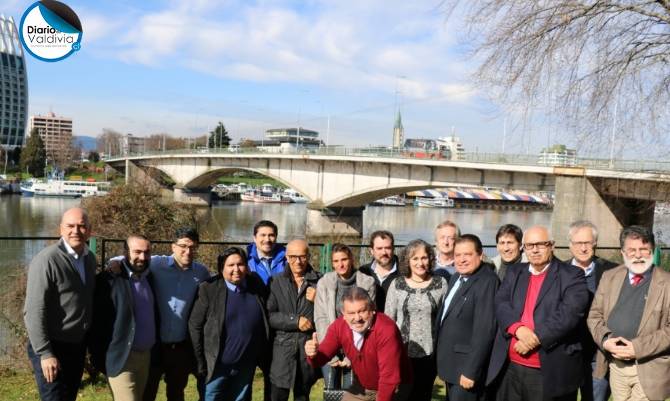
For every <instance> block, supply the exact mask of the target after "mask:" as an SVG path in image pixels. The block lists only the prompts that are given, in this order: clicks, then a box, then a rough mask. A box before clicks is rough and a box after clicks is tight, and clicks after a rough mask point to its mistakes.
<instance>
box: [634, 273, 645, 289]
mask: <svg viewBox="0 0 670 401" xmlns="http://www.w3.org/2000/svg"><path fill="white" fill-rule="evenodd" d="M643 279H644V275H642V274H635V275H633V278H632V279H631V284H633V287H636V286H637V285H638V284H640V282H642V280H643Z"/></svg>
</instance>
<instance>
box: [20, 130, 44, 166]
mask: <svg viewBox="0 0 670 401" xmlns="http://www.w3.org/2000/svg"><path fill="white" fill-rule="evenodd" d="M46 160H47V152H46V151H45V150H44V141H42V138H41V137H40V134H39V133H38V132H37V128H33V129H32V130H31V131H30V137H28V142H26V146H25V148H24V149H23V151H21V170H22V171H26V170H27V171H28V173H30V174H32V175H33V177H41V176H43V175H44V166H45V162H46Z"/></svg>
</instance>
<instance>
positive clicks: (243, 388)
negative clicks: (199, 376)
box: [205, 358, 256, 401]
mask: <svg viewBox="0 0 670 401" xmlns="http://www.w3.org/2000/svg"><path fill="white" fill-rule="evenodd" d="M255 371H256V358H246V360H245V359H244V358H243V359H242V360H241V361H240V363H239V365H238V366H236V367H235V368H229V367H223V366H221V365H220V364H219V363H217V364H216V367H215V368H214V372H213V373H212V379H211V380H210V381H209V382H208V383H207V384H206V385H205V401H243V400H244V399H245V398H246V396H247V393H248V392H250V391H251V383H252V382H253V380H254V373H255Z"/></svg>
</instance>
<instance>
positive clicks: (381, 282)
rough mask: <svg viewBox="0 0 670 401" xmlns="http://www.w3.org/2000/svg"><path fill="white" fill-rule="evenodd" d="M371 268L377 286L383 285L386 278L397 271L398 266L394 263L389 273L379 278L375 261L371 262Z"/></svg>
mask: <svg viewBox="0 0 670 401" xmlns="http://www.w3.org/2000/svg"><path fill="white" fill-rule="evenodd" d="M371 267H372V272H373V273H374V274H375V276H377V279H378V280H379V284H384V280H386V279H387V278H388V276H390V275H391V273H393V272H394V271H396V270H398V266H397V265H396V264H395V263H394V264H393V267H392V268H391V270H389V272H388V273H386V275H385V276H380V275H379V273H378V272H377V262H376V261H375V262H372V266H371Z"/></svg>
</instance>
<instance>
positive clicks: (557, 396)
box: [487, 226, 589, 401]
mask: <svg viewBox="0 0 670 401" xmlns="http://www.w3.org/2000/svg"><path fill="white" fill-rule="evenodd" d="M523 247H524V251H525V252H526V255H527V257H528V263H519V264H516V265H513V266H510V269H509V270H508V271H507V274H506V275H505V279H504V280H503V282H502V285H501V286H500V289H499V290H498V293H497V295H496V298H495V300H496V318H497V320H498V334H497V336H496V339H495V343H494V346H493V351H492V354H491V361H490V363H489V370H488V375H487V384H493V385H495V388H496V389H497V390H496V394H497V399H498V400H501V401H502V400H518V401H549V400H551V401H559V400H560V401H575V400H576V399H577V389H578V388H579V386H580V384H581V383H582V380H583V378H584V375H583V369H584V363H583V361H582V358H583V356H582V345H581V343H580V331H579V323H580V321H581V320H582V319H583V318H584V315H585V314H586V312H587V308H588V303H589V292H588V289H587V286H586V280H585V279H584V272H583V271H581V270H579V269H575V268H574V267H572V266H570V265H568V264H565V263H563V262H561V261H560V260H558V259H556V258H555V257H554V255H553V247H554V241H552V240H551V237H550V235H549V231H548V230H547V228H546V227H541V226H536V227H531V228H530V229H528V230H527V231H526V233H525V234H524V240H523Z"/></svg>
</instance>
